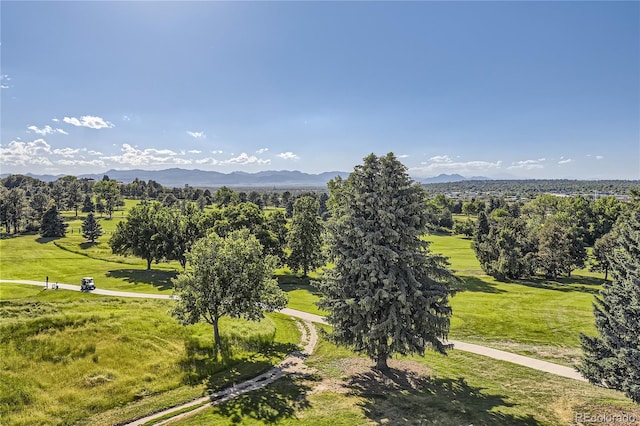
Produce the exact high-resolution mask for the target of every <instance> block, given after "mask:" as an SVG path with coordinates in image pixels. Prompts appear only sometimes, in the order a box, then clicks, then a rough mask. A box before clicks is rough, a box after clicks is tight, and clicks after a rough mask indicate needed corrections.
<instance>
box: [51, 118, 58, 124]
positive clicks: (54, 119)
mask: <svg viewBox="0 0 640 426" xmlns="http://www.w3.org/2000/svg"><path fill="white" fill-rule="evenodd" d="M51 121H53V122H56V123H58V122H59V121H60V120H58V119H57V118H52V119H51Z"/></svg>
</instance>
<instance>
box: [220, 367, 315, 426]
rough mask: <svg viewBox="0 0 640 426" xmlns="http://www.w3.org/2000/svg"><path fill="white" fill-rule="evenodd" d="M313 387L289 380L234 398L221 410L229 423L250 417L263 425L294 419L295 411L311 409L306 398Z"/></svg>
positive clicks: (281, 380)
mask: <svg viewBox="0 0 640 426" xmlns="http://www.w3.org/2000/svg"><path fill="white" fill-rule="evenodd" d="M309 390H310V388H309V387H308V386H306V385H304V384H302V383H299V382H298V381H296V380H294V379H292V378H290V377H282V378H281V379H278V380H277V381H276V382H274V383H272V384H270V385H268V386H265V387H264V388H262V389H258V390H256V391H253V392H249V393H247V394H245V395H242V396H240V397H238V398H235V399H233V400H231V401H229V402H227V403H225V404H223V405H221V406H220V407H219V408H218V410H219V411H220V414H221V415H222V416H224V417H225V418H227V419H228V421H229V423H232V424H238V423H243V418H246V417H250V418H253V419H255V420H258V421H260V422H262V423H266V424H273V423H278V422H279V421H281V420H283V419H288V418H293V417H295V413H296V411H299V410H304V409H307V408H310V407H311V404H310V403H309V401H308V399H307V397H306V396H307V393H308V392H309Z"/></svg>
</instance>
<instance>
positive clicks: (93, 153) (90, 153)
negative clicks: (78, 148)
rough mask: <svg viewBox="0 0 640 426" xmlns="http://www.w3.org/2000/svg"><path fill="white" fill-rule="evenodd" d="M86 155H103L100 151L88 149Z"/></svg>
mask: <svg viewBox="0 0 640 426" xmlns="http://www.w3.org/2000/svg"><path fill="white" fill-rule="evenodd" d="M87 155H104V154H103V153H101V152H100V151H94V150H89V151H87Z"/></svg>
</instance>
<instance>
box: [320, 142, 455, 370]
mask: <svg viewBox="0 0 640 426" xmlns="http://www.w3.org/2000/svg"><path fill="white" fill-rule="evenodd" d="M329 189H330V193H331V198H330V200H329V207H330V209H331V219H330V221H329V234H330V235H329V241H330V254H331V257H332V259H331V260H332V261H333V262H334V263H335V268H334V269H333V270H331V271H330V272H329V273H328V274H327V277H326V279H325V280H324V281H323V282H322V283H321V291H322V293H323V296H324V297H323V299H322V300H321V302H320V306H321V307H322V308H323V309H326V310H327V311H328V312H329V315H328V316H327V320H328V321H329V323H330V324H331V325H332V326H333V331H332V338H333V340H334V341H335V342H336V343H338V344H343V345H347V346H350V347H352V348H353V349H355V350H356V351H358V352H361V353H365V354H366V355H368V356H369V357H370V358H372V359H374V360H375V361H376V366H377V368H378V369H380V370H386V369H388V366H387V359H388V358H389V357H391V356H392V355H393V354H395V353H399V354H408V353H419V354H422V353H424V351H425V349H427V348H428V347H432V348H434V349H435V350H436V351H438V352H441V353H444V352H445V349H446V348H447V347H446V345H445V343H443V341H442V340H441V339H445V338H446V337H447V334H448V331H449V322H450V316H451V307H450V306H449V302H448V299H449V295H450V283H451V282H452V281H453V280H454V277H453V275H452V274H451V272H450V271H449V270H448V269H447V261H446V259H445V258H443V257H441V256H437V255H434V254H431V253H430V252H429V250H428V243H427V242H425V241H423V240H422V239H421V237H422V236H423V235H424V234H425V232H426V226H427V219H428V218H427V213H428V212H427V205H426V202H425V200H426V197H425V194H424V191H423V190H422V189H421V187H420V186H419V185H417V184H415V183H414V182H413V181H412V180H411V178H410V177H409V175H408V174H407V169H406V168H405V167H404V166H403V165H402V163H400V161H398V160H397V159H396V157H395V156H394V155H393V154H391V153H390V154H387V155H386V156H384V157H377V156H375V155H373V154H371V155H369V156H368V157H366V158H365V159H364V164H362V165H358V166H356V167H355V169H354V171H353V172H352V173H351V174H350V176H349V177H348V178H347V179H346V180H342V179H340V178H336V179H335V180H333V181H332V182H330V184H329Z"/></svg>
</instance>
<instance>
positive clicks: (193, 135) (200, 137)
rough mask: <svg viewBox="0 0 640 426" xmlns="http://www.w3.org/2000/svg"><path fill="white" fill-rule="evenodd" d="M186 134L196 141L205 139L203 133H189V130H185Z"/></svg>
mask: <svg viewBox="0 0 640 426" xmlns="http://www.w3.org/2000/svg"><path fill="white" fill-rule="evenodd" d="M187 134H188V135H189V136H191V137H194V138H196V139H206V138H207V135H205V134H204V132H191V131H189V130H187Z"/></svg>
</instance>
